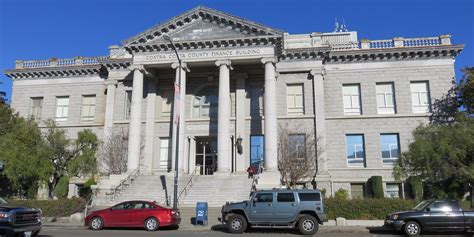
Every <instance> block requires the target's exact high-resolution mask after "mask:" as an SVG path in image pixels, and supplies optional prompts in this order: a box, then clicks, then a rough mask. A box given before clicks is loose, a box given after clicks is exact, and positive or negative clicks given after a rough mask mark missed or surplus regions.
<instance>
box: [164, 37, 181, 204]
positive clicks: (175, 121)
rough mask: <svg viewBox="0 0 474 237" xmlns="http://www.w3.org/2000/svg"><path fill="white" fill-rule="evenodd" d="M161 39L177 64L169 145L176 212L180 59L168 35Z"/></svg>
mask: <svg viewBox="0 0 474 237" xmlns="http://www.w3.org/2000/svg"><path fill="white" fill-rule="evenodd" d="M163 39H165V40H166V41H168V42H169V43H170V44H171V48H172V49H173V50H174V52H175V54H176V58H177V59H178V64H179V69H178V77H177V78H175V82H174V83H175V85H174V87H175V90H174V100H173V104H174V108H173V131H172V135H171V136H172V139H173V141H172V143H171V146H172V147H171V150H172V154H171V160H173V159H174V180H173V187H174V189H173V209H174V210H176V209H178V163H179V161H178V157H179V156H178V153H179V141H178V139H179V138H178V134H179V133H178V131H179V120H180V119H181V118H180V117H181V116H180V115H178V113H179V112H178V110H179V106H180V105H179V103H180V100H178V99H179V93H180V91H181V70H182V67H181V59H180V58H179V54H178V51H177V50H176V47H175V46H174V43H173V41H172V40H171V38H170V37H169V36H168V35H163ZM177 88H179V91H177Z"/></svg>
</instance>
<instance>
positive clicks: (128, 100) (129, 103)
mask: <svg viewBox="0 0 474 237" xmlns="http://www.w3.org/2000/svg"><path fill="white" fill-rule="evenodd" d="M131 109H132V91H125V119H129V118H130V110H131Z"/></svg>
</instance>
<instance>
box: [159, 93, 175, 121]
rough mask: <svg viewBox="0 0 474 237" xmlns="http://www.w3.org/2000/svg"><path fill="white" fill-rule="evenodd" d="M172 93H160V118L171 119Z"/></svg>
mask: <svg viewBox="0 0 474 237" xmlns="http://www.w3.org/2000/svg"><path fill="white" fill-rule="evenodd" d="M173 96H174V94H173V91H171V90H163V91H161V117H171V108H172V107H171V106H172V105H173Z"/></svg>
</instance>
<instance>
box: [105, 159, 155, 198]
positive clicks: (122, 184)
mask: <svg viewBox="0 0 474 237" xmlns="http://www.w3.org/2000/svg"><path fill="white" fill-rule="evenodd" d="M145 167H146V166H145V165H139V166H138V168H136V169H134V170H133V171H132V172H130V174H129V175H128V176H127V177H126V178H125V179H123V180H122V181H120V183H119V184H118V185H117V186H115V188H114V189H113V191H112V192H109V193H106V194H105V195H106V196H110V195H112V202H113V201H115V199H116V198H117V193H118V191H119V190H120V191H123V187H125V186H129V185H130V184H131V183H132V182H133V180H134V177H136V176H139V175H140V174H141V170H142V168H145Z"/></svg>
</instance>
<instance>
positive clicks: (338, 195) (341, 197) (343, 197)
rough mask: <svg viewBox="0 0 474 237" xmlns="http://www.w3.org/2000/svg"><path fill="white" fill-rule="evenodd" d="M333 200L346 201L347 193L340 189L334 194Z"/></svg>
mask: <svg viewBox="0 0 474 237" xmlns="http://www.w3.org/2000/svg"><path fill="white" fill-rule="evenodd" d="M334 198H335V199H337V200H347V199H349V191H347V190H346V189H343V188H340V189H339V190H337V191H336V192H335V193H334Z"/></svg>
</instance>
